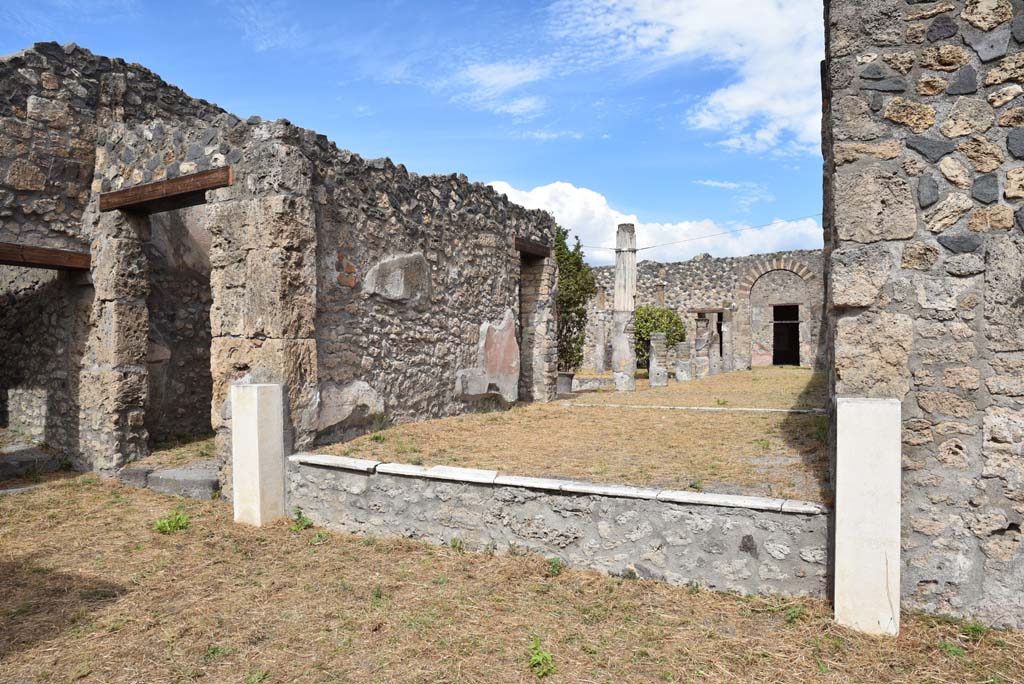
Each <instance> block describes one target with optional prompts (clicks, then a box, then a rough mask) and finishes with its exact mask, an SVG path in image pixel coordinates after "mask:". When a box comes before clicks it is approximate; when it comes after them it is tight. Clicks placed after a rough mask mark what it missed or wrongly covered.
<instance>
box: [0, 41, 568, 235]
mask: <svg viewBox="0 0 1024 684" xmlns="http://www.w3.org/2000/svg"><path fill="white" fill-rule="evenodd" d="M0 93H2V94H0V219H2V222H0V241H11V242H19V243H23V244H34V245H40V246H51V247H58V248H70V249H75V248H77V249H81V248H82V247H84V246H87V245H88V242H89V236H88V235H87V234H85V233H84V232H83V231H84V230H86V229H85V228H83V221H82V219H83V215H84V213H85V211H86V207H87V205H88V202H89V199H90V196H91V194H92V193H95V192H100V191H104V192H105V191H110V190H117V189H121V188H122V187H128V186H132V185H137V184H139V183H146V182H151V181H156V180H161V179H163V178H170V177H175V176H177V175H184V174H185V173H190V172H192V171H197V170H203V169H204V168H208V167H210V166H211V165H212V166H217V165H221V164H223V163H229V164H231V163H236V162H237V161H238V158H239V156H240V154H241V150H242V149H244V148H246V147H247V146H249V145H252V144H256V143H266V142H268V141H277V142H279V143H282V144H288V145H291V146H294V147H296V148H298V151H299V153H300V154H302V155H304V156H305V157H307V158H308V159H310V160H312V162H313V164H314V165H315V166H316V167H317V168H316V169H313V168H310V169H309V171H310V172H311V173H313V172H314V171H317V172H319V177H318V178H316V179H314V178H313V177H312V176H311V177H310V178H309V181H310V182H311V183H312V182H316V181H319V180H322V179H325V178H327V177H328V176H335V177H337V178H341V177H345V176H352V175H354V174H359V173H365V174H372V175H377V176H379V177H387V178H390V179H394V180H396V181H399V182H400V183H402V184H406V185H408V186H413V187H419V188H423V189H425V188H433V189H434V190H437V191H438V192H439V195H440V197H441V198H442V201H444V202H445V203H446V204H447V203H449V202H455V203H458V202H459V201H460V200H461V198H462V197H468V196H471V195H472V196H473V197H486V198H487V199H488V201H491V202H495V203H499V204H503V205H505V206H506V207H507V209H506V210H507V211H508V212H510V213H514V214H516V215H522V216H534V217H538V220H540V217H542V216H543V217H547V218H546V221H550V220H551V219H550V216H549V215H547V214H546V213H544V212H539V211H536V210H526V209H524V208H522V207H518V206H517V205H514V204H512V203H511V202H509V201H508V200H507V197H505V196H504V195H499V194H498V193H496V192H495V191H494V190H493V189H491V188H490V187H489V186H486V185H483V184H480V183H471V182H470V181H469V180H468V179H467V178H466V177H465V176H464V175H462V174H450V175H438V176H420V175H418V174H414V173H410V172H408V171H407V170H406V169H405V167H404V166H402V165H396V164H394V163H392V162H391V161H390V160H389V159H373V160H366V159H363V158H362V157H360V156H359V155H356V154H353V153H351V152H349V151H347V150H344V149H341V148H339V147H338V146H337V145H336V144H335V143H333V142H331V141H330V140H328V138H327V137H326V136H324V135H321V134H318V133H316V132H314V131H311V130H307V129H302V128H300V127H298V126H294V125H293V124H291V123H290V122H289V121H287V120H285V119H280V120H277V121H264V120H262V119H260V118H259V117H250V118H248V119H241V118H239V117H237V116H235V115H233V114H231V113H228V112H226V111H224V110H223V109H221V108H220V107H218V106H216V105H214V104H211V103H210V102H207V101H205V100H202V99H197V98H193V97H191V96H189V95H187V94H186V93H185V92H184V91H182V90H181V89H180V88H178V87H176V86H173V85H171V84H168V83H167V82H165V81H163V80H162V79H161V78H160V77H159V76H157V75H156V74H154V73H153V72H152V71H150V70H148V69H146V68H145V67H142V66H140V65H138V64H130V63H127V62H125V61H124V60H121V59H111V58H108V57H102V56H99V55H95V54H93V53H91V52H89V51H88V50H85V49H83V48H81V47H78V46H76V45H74V44H67V45H64V46H61V45H58V44H57V43H37V44H36V45H34V46H33V47H31V48H29V49H26V50H23V51H21V52H18V53H16V54H13V55H9V56H6V57H0ZM194 131H199V134H198V135H190V132H194ZM154 136H155V139H154ZM97 147H100V148H105V151H106V153H107V154H104V153H103V152H101V153H100V156H99V157H97V156H96V148H97ZM211 147H212V148H213V149H211ZM218 148H219V149H218ZM115 149H116V150H117V152H116V154H114V153H113V152H114V150H115ZM155 150H159V151H160V152H161V153H162V154H163V155H164V157H163V158H160V159H157V157H156V156H153V155H148V154H147V151H155ZM282 154H283V153H282ZM266 161H270V160H266ZM94 170H95V179H96V182H95V183H94ZM243 182H245V181H243ZM445 188H450V189H451V192H450V193H449V192H448V191H446V190H445ZM250 191H255V192H259V191H261V188H250ZM85 224H86V225H88V221H86V222H85ZM524 237H530V236H524ZM534 237H537V238H544V237H550V236H547V235H540V234H538V235H536V236H534Z"/></svg>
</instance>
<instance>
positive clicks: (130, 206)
mask: <svg viewBox="0 0 1024 684" xmlns="http://www.w3.org/2000/svg"><path fill="white" fill-rule="evenodd" d="M234 182H235V172H234V169H233V168H232V167H230V166H222V167H221V168H219V169H210V170H209V171H200V172H199V173H190V174H189V175H187V176H181V177H179V178H169V179H167V180H162V181H157V182H155V183H146V184H145V185H137V186H135V187H134V188H125V189H124V190H118V191H116V192H104V193H102V194H101V195H100V211H114V210H115V209H121V210H123V211H131V212H135V213H139V214H155V213H157V212H160V211H170V210H172V209H182V208H184V207H194V206H196V205H197V204H204V203H205V202H206V191H207V190H216V189H217V188H226V187H228V186H230V185H233V184H234Z"/></svg>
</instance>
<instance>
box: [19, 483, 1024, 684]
mask: <svg viewBox="0 0 1024 684" xmlns="http://www.w3.org/2000/svg"><path fill="white" fill-rule="evenodd" d="M179 506H182V507H183V509H184V510H185V511H186V512H187V513H188V514H189V515H190V517H191V524H190V526H189V527H188V529H185V530H183V531H180V532H176V533H173V534H170V535H161V534H158V533H156V532H154V531H153V521H154V520H155V519H156V518H158V517H161V516H164V515H166V514H167V512H168V511H170V510H172V509H174V508H175V507H179ZM534 638H537V639H538V640H539V643H540V645H541V648H542V649H544V650H546V651H548V652H550V653H551V657H552V663H553V665H554V667H555V668H556V672H555V674H552V675H550V676H548V677H546V678H545V679H544V681H545V682H551V683H552V684H558V683H560V682H573V683H575V682H616V683H619V682H626V683H632V682H705V681H706V682H730V683H732V682H736V683H738V684H754V683H758V684H760V683H776V682H778V683H783V682H785V683H790V682H815V683H817V682H823V683H834V684H839V683H844V684H845V683H850V684H876V683H878V682H894V683H899V684H910V683H926V682H927V683H933V684H943V683H948V684H954V683H956V684H960V683H968V682H970V683H974V682H976V683H981V682H992V683H995V682H1000V683H1011V682H1020V681H1022V677H1024V662H1022V660H1021V654H1022V653H1024V634H1021V633H1019V632H996V631H986V630H984V629H982V628H979V627H976V626H972V625H964V624H962V623H958V622H956V621H951V620H942V619H936V618H930V617H923V616H917V615H905V616H904V619H903V633H902V634H901V636H900V637H899V638H898V639H877V638H870V637H866V636H863V635H859V634H855V633H853V632H849V631H847V630H844V629H842V628H839V627H837V626H835V625H834V624H832V623H831V621H830V620H829V611H828V606H827V604H825V603H824V602H823V601H815V600H799V601H795V600H794V601H786V600H782V599H761V598H739V597H735V596H731V595H726V594H715V593H712V592H703V591H699V592H692V591H689V590H687V589H684V588H677V587H670V586H668V585H664V584H660V583H657V582H652V581H628V580H621V579H613V578H608V577H604V576H601V575H598V574H596V573H593V572H584V571H573V570H566V571H563V572H562V573H561V574H559V575H558V576H556V577H551V576H549V573H548V572H547V564H546V563H545V561H544V560H543V559H541V558H537V557H519V558H517V557H508V556H485V555H475V554H466V555H461V554H459V553H457V552H456V551H453V550H451V549H444V548H437V547H431V546H427V545H423V544H418V543H413V542H408V541H387V542H385V541H376V542H374V541H373V540H360V539H357V538H352V537H346V536H342V535H336V534H331V535H327V534H326V533H322V532H320V531H318V530H315V529H309V530H305V531H303V532H301V533H293V532H290V531H289V529H288V526H287V524H286V523H281V524H279V525H275V526H271V527H269V528H264V529H253V528H248V527H241V526H236V525H233V524H232V523H231V508H230V506H229V505H227V504H226V503H224V502H187V503H183V502H182V501H181V500H179V499H174V498H172V497H167V496H163V495H159V494H155V493H153V492H149V491H139V490H130V489H126V488H122V487H119V486H117V485H115V484H112V483H103V482H98V481H96V480H95V479H94V478H88V477H83V478H79V479H76V480H71V481H65V482H62V483H55V484H51V485H45V486H43V487H41V488H38V489H35V490H33V491H30V492H25V493H22V494H15V495H9V496H4V497H0V682H5V683H6V682H12V683H14V682H17V683H19V684H21V683H24V682H81V683H82V684H98V683H104V684H107V683H109V684H121V683H128V682H132V683H135V682H147V683H148V682H161V683H162V682H210V683H214V684H218V683H220V682H231V683H235V684H242V683H244V682H266V683H267V684H271V683H273V684H280V683H284V682H302V683H321V682H322V683H328V682H381V683H388V682H424V683H426V682H430V683H435V682H443V683H455V682H461V683H465V684H475V683H481V684H483V683H486V684H492V683H494V682H502V683H505V682H509V683H511V682H523V683H526V682H537V678H536V676H535V675H534V673H533V672H532V671H531V669H530V666H529V646H530V643H531V641H532V640H533V639H534Z"/></svg>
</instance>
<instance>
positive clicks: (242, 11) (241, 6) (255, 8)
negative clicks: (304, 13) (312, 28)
mask: <svg viewBox="0 0 1024 684" xmlns="http://www.w3.org/2000/svg"><path fill="white" fill-rule="evenodd" d="M231 10H232V13H233V14H234V16H235V21H236V22H237V23H238V26H239V28H240V29H241V30H242V36H243V37H244V38H245V40H246V42H248V43H249V45H250V46H251V47H252V48H253V49H254V50H256V52H265V51H267V50H273V49H277V48H296V47H303V46H304V45H306V44H307V43H308V42H309V38H308V36H307V35H306V34H305V32H304V31H303V30H302V28H300V26H299V25H298V24H297V23H296V22H295V21H293V20H292V18H291V16H292V14H293V11H292V10H289V8H288V7H287V6H286V5H284V4H283V3H281V2H280V1H275V2H266V1H259V2H236V3H234V4H233V5H231Z"/></svg>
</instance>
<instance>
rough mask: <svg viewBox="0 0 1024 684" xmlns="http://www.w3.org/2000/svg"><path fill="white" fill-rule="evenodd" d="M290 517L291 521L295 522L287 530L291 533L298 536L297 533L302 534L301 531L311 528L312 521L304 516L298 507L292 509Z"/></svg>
mask: <svg viewBox="0 0 1024 684" xmlns="http://www.w3.org/2000/svg"><path fill="white" fill-rule="evenodd" d="M292 515H293V518H292V519H293V520H294V521H295V522H293V523H292V525H291V527H289V528H288V529H289V530H291V531H292V532H295V533H296V534H298V533H299V532H302V531H303V530H308V529H309V528H310V527H312V526H313V521H312V520H311V519H310V518H309V517H307V516H306V514H305V513H303V512H302V509H301V508H299V507H298V506H296V507H295V508H293V509H292Z"/></svg>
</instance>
